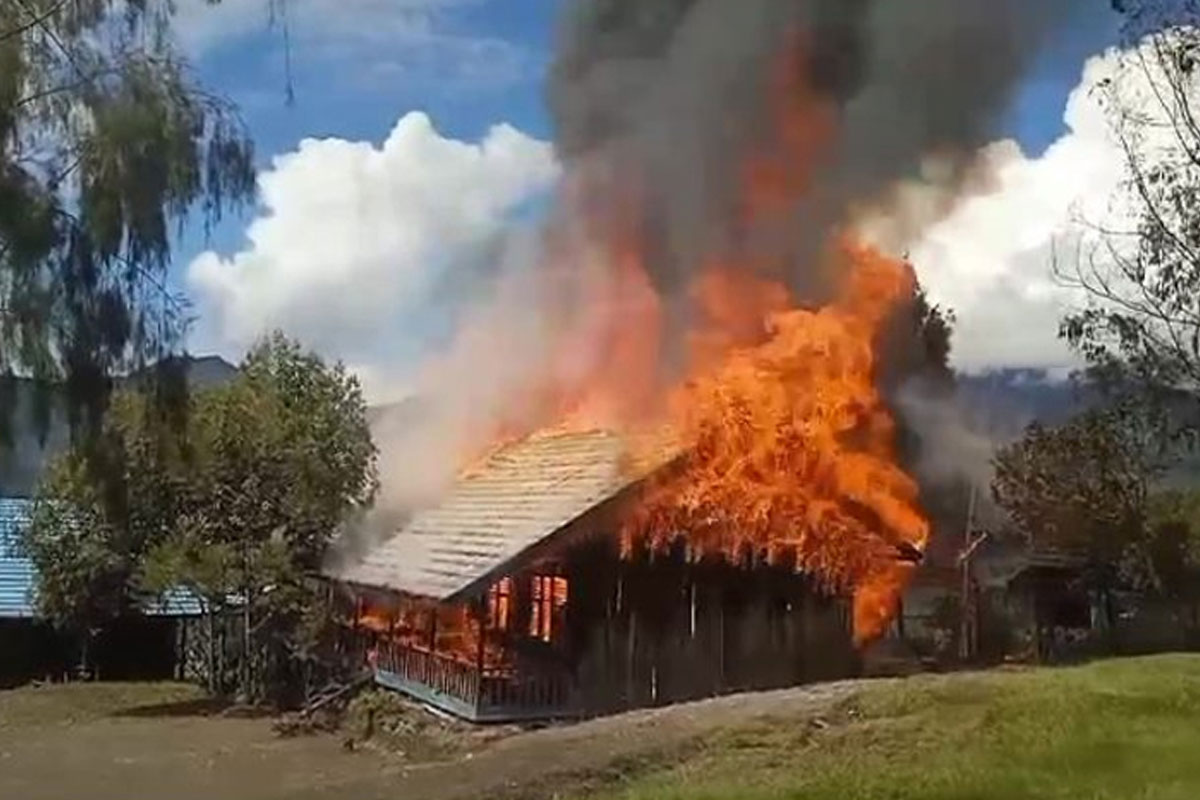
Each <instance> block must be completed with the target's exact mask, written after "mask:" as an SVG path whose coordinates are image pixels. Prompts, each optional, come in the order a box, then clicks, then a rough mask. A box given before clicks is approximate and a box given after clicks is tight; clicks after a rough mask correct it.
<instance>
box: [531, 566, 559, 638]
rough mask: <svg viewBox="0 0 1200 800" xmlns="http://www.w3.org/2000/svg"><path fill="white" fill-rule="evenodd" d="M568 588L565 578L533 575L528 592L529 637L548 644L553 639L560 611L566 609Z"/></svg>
mask: <svg viewBox="0 0 1200 800" xmlns="http://www.w3.org/2000/svg"><path fill="white" fill-rule="evenodd" d="M567 597H568V586H567V579H566V578H558V577H551V576H549V575H535V576H534V577H533V581H532V587H531V592H530V604H531V607H530V614H529V635H530V636H533V637H535V638H538V639H541V640H542V641H543V642H549V641H550V640H551V639H553V638H554V632H555V630H556V628H558V627H560V626H561V623H556V620H559V619H561V616H562V611H563V609H564V608H566V605H567Z"/></svg>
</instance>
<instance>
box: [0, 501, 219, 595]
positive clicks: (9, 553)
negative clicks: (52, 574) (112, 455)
mask: <svg viewBox="0 0 1200 800" xmlns="http://www.w3.org/2000/svg"><path fill="white" fill-rule="evenodd" d="M32 514H33V501H32V500H28V499H26V498H17V497H0V619H3V618H7V619H12V618H25V617H35V616H37V603H36V597H35V588H36V585H37V572H36V570H35V568H34V565H33V561H31V560H30V559H29V557H28V556H25V555H24V554H22V553H21V549H20V546H21V539H22V538H23V536H24V531H25V529H26V528H28V527H29V522H30V519H31V518H32ZM144 611H145V613H147V614H149V615H151V616H163V617H190V616H198V615H199V614H201V613H202V608H201V605H200V601H199V600H198V599H197V598H196V596H195V595H193V594H192V593H191V592H189V591H188V590H186V589H182V588H180V589H171V590H170V591H168V592H167V593H166V594H164V595H163V596H162V597H161V598H158V599H155V600H153V601H150V602H148V603H146V605H145V607H144Z"/></svg>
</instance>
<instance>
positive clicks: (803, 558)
mask: <svg viewBox="0 0 1200 800" xmlns="http://www.w3.org/2000/svg"><path fill="white" fill-rule="evenodd" d="M839 258H840V259H841V260H842V261H843V262H844V265H843V268H842V273H843V274H844V276H845V279H844V285H843V286H842V288H841V291H840V293H839V296H838V297H837V299H836V300H834V301H833V302H832V303H830V304H829V305H827V306H825V307H823V308H820V309H816V310H805V309H797V308H794V307H791V306H790V304H787V305H785V302H784V299H785V298H786V296H787V295H786V292H785V291H784V290H783V289H782V288H781V287H778V286H773V285H770V284H759V285H758V286H750V287H747V285H746V282H745V281H739V282H736V283H735V286H736V287H738V288H737V289H736V290H735V291H731V288H732V287H729V286H728V284H730V282H731V281H734V280H735V279H734V277H733V276H732V275H731V274H730V273H713V274H711V275H710V276H709V277H708V278H707V279H706V281H705V282H704V283H702V287H704V288H705V289H708V288H709V287H711V286H712V285H713V283H719V284H722V285H725V286H726V288H725V289H723V290H721V291H716V290H712V291H704V292H703V293H702V296H703V305H704V308H705V309H706V310H707V311H708V312H709V319H710V320H714V321H715V322H716V323H717V324H716V328H715V329H710V330H703V331H700V332H699V333H698V334H697V336H696V340H697V342H698V346H699V348H700V351H701V353H700V355H699V356H698V357H697V359H698V362H699V363H704V364H711V365H712V366H711V367H709V368H707V369H703V370H701V371H700V372H698V373H697V374H695V375H693V376H692V377H690V378H689V379H688V380H687V381H686V382H685V383H683V384H682V385H681V386H679V387H678V388H677V389H676V390H675V391H674V392H673V393H672V396H671V402H670V418H671V421H672V423H673V427H674V429H675V431H676V433H677V435H678V436H679V437H680V441H681V444H682V445H683V447H684V451H685V453H686V457H685V459H684V465H683V468H682V469H681V470H680V471H678V472H672V473H670V474H669V475H668V476H667V477H664V478H662V479H660V480H658V481H657V482H655V483H654V484H653V485H652V487H651V489H650V492H649V494H648V496H647V498H646V500H645V502H644V503H643V504H642V506H641V507H640V508H639V509H637V511H636V512H635V514H634V515H633V517H632V518H631V519H630V520H629V521H628V524H627V526H626V531H625V534H626V539H627V542H628V541H630V540H632V539H634V538H639V537H640V538H644V539H646V540H648V541H649V542H650V543H651V544H653V545H659V546H666V545H668V544H669V543H670V542H672V541H674V540H675V539H676V538H678V537H679V536H680V535H681V534H682V535H683V536H684V537H685V538H686V540H687V544H688V546H689V549H690V550H691V551H692V552H693V553H696V554H699V555H708V554H720V555H724V556H726V557H728V558H730V559H733V560H736V561H740V560H741V559H743V558H745V557H751V558H763V559H766V560H768V561H770V562H773V563H794V564H795V566H796V567H797V568H798V569H801V570H803V571H805V572H806V573H808V574H810V575H812V576H814V577H816V578H817V579H819V580H820V581H822V582H823V583H824V584H825V585H826V586H827V587H829V588H830V589H833V590H837V591H851V592H853V594H854V627H855V634H856V636H857V637H858V639H859V640H860V641H865V640H867V639H870V638H873V637H875V636H877V635H878V634H879V633H881V632H882V629H883V628H884V627H885V626H886V623H887V621H888V620H890V618H891V617H892V615H893V614H894V612H895V606H896V602H897V599H898V595H899V591H900V590H901V589H902V587H903V585H904V583H905V581H906V577H907V572H908V571H909V570H911V568H912V567H911V565H909V564H906V563H905V562H903V561H902V560H901V559H900V556H899V554H900V553H901V552H903V551H904V550H906V549H915V550H918V551H919V550H922V549H923V548H924V546H925V543H926V539H927V537H928V525H927V523H926V521H925V518H924V517H923V515H922V514H921V512H920V511H919V508H918V505H917V495H918V489H917V485H916V483H915V482H914V481H913V480H912V479H911V478H910V477H909V476H908V475H907V474H905V472H904V471H903V470H902V469H901V468H900V467H899V466H898V465H897V463H896V460H895V453H894V447H893V440H894V425H893V421H892V417H891V415H890V414H889V412H888V410H887V408H886V406H885V405H884V402H883V399H882V398H881V396H880V394H879V391H878V390H877V388H876V386H875V380H876V372H877V366H878V365H877V364H876V356H875V344H876V342H877V341H878V338H879V335H880V331H881V326H882V325H883V323H884V322H885V321H886V320H887V319H888V317H889V315H890V313H891V312H892V310H893V309H894V308H895V307H896V304H897V303H899V302H902V301H903V300H904V299H905V298H908V297H911V293H912V290H913V276H912V272H911V270H910V269H909V268H908V267H907V266H906V265H904V264H902V263H899V262H895V261H892V260H890V259H886V258H883V257H881V256H879V255H878V254H876V253H873V252H871V251H868V250H865V249H862V248H859V247H855V246H853V245H847V246H845V248H844V250H843V252H842V253H841V254H840V256H839ZM748 289H750V290H748ZM751 290H752V291H751ZM755 300H757V305H756V304H755ZM755 317H757V319H758V320H759V322H760V323H761V325H762V327H763V341H761V342H760V343H756V344H753V345H751V346H742V347H737V346H734V347H731V348H727V349H724V351H723V353H722V354H721V355H719V356H714V355H713V351H714V347H715V348H717V349H718V350H720V349H721V345H720V343H721V342H722V341H730V337H731V336H733V337H735V338H736V335H737V334H738V333H739V332H740V331H739V329H741V328H743V326H744V324H745V322H744V321H745V320H746V319H748V318H750V319H752V318H755ZM731 322H732V323H736V324H734V325H733V326H732V330H731ZM743 335H744V334H743ZM714 343H717V344H714Z"/></svg>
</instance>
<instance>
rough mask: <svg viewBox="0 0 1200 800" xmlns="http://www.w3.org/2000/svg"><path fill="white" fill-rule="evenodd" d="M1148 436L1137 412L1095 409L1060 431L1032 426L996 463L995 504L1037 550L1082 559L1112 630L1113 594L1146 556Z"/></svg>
mask: <svg viewBox="0 0 1200 800" xmlns="http://www.w3.org/2000/svg"><path fill="white" fill-rule="evenodd" d="M1151 432H1152V428H1150V427H1149V426H1147V425H1146V424H1144V423H1143V421H1142V419H1141V416H1140V414H1139V413H1138V411H1137V410H1136V409H1130V408H1107V409H1098V410H1093V411H1088V412H1086V413H1084V414H1082V415H1081V416H1079V417H1077V418H1075V419H1074V420H1072V421H1070V422H1068V423H1067V424H1065V425H1063V426H1061V427H1059V428H1046V427H1044V426H1042V425H1041V424H1039V423H1034V424H1032V425H1030V426H1029V428H1027V429H1026V431H1025V435H1024V436H1023V437H1022V438H1021V439H1020V440H1019V441H1016V442H1014V443H1012V444H1010V445H1008V446H1007V447H1004V448H1001V449H1000V450H999V451H998V452H997V454H996V458H995V477H994V479H993V483H992V494H993V497H994V499H995V501H996V503H997V505H998V506H999V507H1000V508H1001V509H1003V510H1004V511H1005V512H1006V513H1007V515H1008V517H1009V519H1010V521H1011V523H1012V525H1013V527H1014V528H1015V529H1016V532H1017V533H1018V534H1019V535H1021V536H1023V537H1025V538H1027V539H1028V540H1029V542H1030V544H1031V545H1032V546H1033V547H1034V548H1035V549H1051V550H1061V551H1066V552H1068V553H1071V554H1074V555H1077V556H1080V557H1081V558H1082V559H1083V560H1084V564H1085V568H1086V578H1087V580H1088V583H1089V584H1090V588H1091V589H1092V590H1093V591H1095V592H1096V593H1097V595H1098V596H1099V597H1100V599H1101V602H1102V606H1103V609H1104V611H1105V613H1106V617H1107V621H1108V623H1109V625H1110V629H1111V626H1112V623H1114V622H1115V612H1114V608H1113V604H1112V593H1113V591H1114V590H1115V589H1116V588H1118V586H1119V584H1120V583H1121V581H1122V579H1124V578H1127V577H1128V576H1127V575H1126V569H1127V567H1128V565H1129V563H1130V561H1131V560H1136V559H1137V557H1138V556H1139V554H1140V553H1141V552H1142V546H1143V534H1144V530H1145V522H1146V509H1147V505H1146V504H1147V497H1148V495H1149V492H1150V487H1151V485H1152V483H1153V480H1154V478H1155V476H1156V475H1157V473H1158V469H1157V465H1156V463H1155V459H1154V452H1155V450H1154V444H1153V437H1152V436H1151Z"/></svg>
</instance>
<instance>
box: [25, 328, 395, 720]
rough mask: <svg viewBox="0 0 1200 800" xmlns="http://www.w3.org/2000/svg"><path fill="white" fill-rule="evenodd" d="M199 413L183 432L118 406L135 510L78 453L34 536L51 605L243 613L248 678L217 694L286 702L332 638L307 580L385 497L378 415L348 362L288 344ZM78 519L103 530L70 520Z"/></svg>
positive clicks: (194, 402) (265, 345) (85, 611)
mask: <svg viewBox="0 0 1200 800" xmlns="http://www.w3.org/2000/svg"><path fill="white" fill-rule="evenodd" d="M190 406H191V408H190V413H189V414H188V415H187V417H186V421H185V424H184V425H183V426H182V427H181V428H179V429H175V428H171V427H166V428H164V427H163V426H162V425H161V424H159V423H158V422H156V420H155V419H154V416H153V413H154V411H155V406H154V403H153V402H152V401H150V400H148V399H146V398H144V397H142V396H140V395H130V396H129V397H126V396H124V395H119V396H118V401H117V402H115V403H114V405H113V408H112V409H111V410H110V412H109V414H108V416H107V417H106V423H105V430H106V431H108V430H110V429H112V430H113V431H114V432H115V434H116V435H115V441H116V442H117V443H119V446H113V447H111V448H110V450H111V451H112V452H115V453H120V454H121V456H122V458H123V459H124V460H123V462H122V463H123V464H124V466H123V467H122V471H123V475H124V476H125V477H124V481H123V482H124V485H125V487H126V488H125V496H126V497H127V498H128V499H129V502H126V503H123V504H121V505H117V504H114V503H105V502H100V501H99V500H98V498H97V488H96V487H97V483H96V482H95V481H93V480H92V479H91V477H90V473H89V472H88V471H87V470H83V469H78V468H74V469H73V468H72V467H73V466H74V465H77V464H78V463H79V457H78V456H77V455H74V454H72V455H69V456H68V457H67V458H66V459H64V461H63V463H62V465H61V466H60V467H59V469H58V470H56V472H55V475H56V476H57V475H59V474H60V472H61V474H62V476H63V477H62V479H61V480H56V481H52V482H50V483H49V484H48V485H47V487H46V490H45V494H44V496H43V498H42V499H41V500H40V502H39V505H38V507H39V509H45V510H46V511H45V513H44V514H38V515H36V516H35V520H34V525H33V526H32V529H31V531H30V535H29V537H28V538H29V545H30V547H29V549H30V552H31V554H32V555H33V557H34V560H35V562H36V563H37V565H38V569H39V574H40V575H41V577H40V580H39V587H38V592H39V598H40V599H41V602H42V604H43V609H44V610H45V611H46V612H48V613H50V614H52V615H53V616H54V617H55V618H56V619H59V620H61V621H64V622H68V623H74V624H77V625H79V626H81V627H82V626H84V625H89V626H92V627H95V626H98V625H102V624H103V623H104V622H105V621H106V620H108V619H111V618H112V617H113V616H115V615H117V614H120V613H127V612H130V611H136V606H137V604H138V602H139V601H141V600H142V598H143V595H144V594H161V593H162V592H164V591H166V590H168V589H170V588H175V587H183V588H187V589H190V590H191V591H192V592H193V594H194V595H196V596H197V597H198V598H200V599H201V600H202V602H203V605H204V606H205V609H206V610H207V612H208V613H209V615H210V620H211V619H213V618H215V617H218V616H224V615H226V613H227V612H229V611H231V610H236V611H237V613H238V614H239V615H240V617H241V619H242V622H243V624H242V625H241V627H240V631H241V636H242V637H243V638H242V641H241V648H240V650H241V654H242V658H241V659H240V661H239V669H238V670H237V673H236V674H235V675H232V676H230V679H231V680H230V681H226V680H224V679H223V677H222V676H217V675H215V674H214V675H213V685H212V688H213V689H214V690H224V689H226V688H227V687H228V686H229V684H230V683H232V685H234V686H236V687H237V689H238V692H239V694H241V695H243V696H244V697H246V698H248V699H261V698H263V697H267V696H276V695H277V693H278V691H279V690H280V689H281V687H282V686H283V685H284V684H286V683H287V681H286V680H285V679H286V677H287V673H288V670H289V669H291V668H292V666H293V665H294V664H295V663H296V662H297V661H302V660H303V659H304V658H305V657H306V656H307V655H308V653H309V651H310V650H311V646H312V644H313V640H312V637H313V635H314V632H317V633H319V631H316V629H315V628H314V626H312V625H310V624H309V623H310V622H311V619H310V618H311V616H312V614H313V611H314V609H315V608H318V607H319V597H318V596H317V595H316V594H314V591H313V588H312V586H311V584H310V583H309V582H308V578H310V577H311V575H312V573H314V572H315V571H316V570H317V569H318V568H319V567H320V565H321V560H322V558H323V556H324V554H325V550H326V548H327V546H328V545H329V543H330V541H331V540H332V537H333V536H334V534H335V533H336V531H337V529H338V527H339V526H340V525H341V524H342V523H343V522H344V521H345V520H346V519H347V517H348V515H351V514H353V513H355V512H356V511H358V510H360V509H362V508H364V507H365V506H367V505H368V504H369V503H370V502H371V500H372V499H373V497H374V493H375V490H376V484H377V479H376V468H375V461H376V452H375V447H374V445H373V443H372V442H371V436H370V430H369V427H368V425H367V421H366V403H365V401H364V400H363V396H362V392H361V389H360V387H359V385H358V381H357V379H356V378H354V377H353V376H351V375H349V374H347V373H346V371H345V370H344V369H343V367H342V366H341V365H334V366H330V365H327V364H325V363H324V362H323V361H322V360H321V359H320V358H319V357H318V356H317V355H315V354H314V353H311V352H306V351H304V350H303V349H302V348H301V347H300V346H299V345H297V344H296V343H295V342H292V341H290V340H288V339H285V338H283V337H282V336H279V335H275V336H271V337H269V338H267V339H265V340H263V342H262V343H260V344H259V345H258V346H256V347H255V348H254V349H253V350H252V351H251V352H250V353H249V355H248V356H247V357H246V359H245V361H244V362H243V363H242V365H241V370H240V374H239V376H238V377H237V378H236V379H234V380H233V381H231V382H230V383H228V384H226V385H224V386H221V387H218V388H216V389H212V390H209V391H206V392H202V393H198V394H196V395H194V396H193V397H191V398H190ZM130 409H133V411H130ZM135 412H136V413H135ZM164 431H167V432H169V433H170V434H171V435H169V436H166V437H164V436H163V434H164ZM110 483H112V481H104V482H103V484H102V485H104V486H108V485H109V484H110ZM114 509H119V510H118V511H114ZM80 515H83V516H86V517H87V519H88V520H89V524H87V525H80V524H78V523H74V522H72V520H73V519H74V518H76V517H78V516H80ZM64 531H66V532H68V533H67V534H66V535H64Z"/></svg>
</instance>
